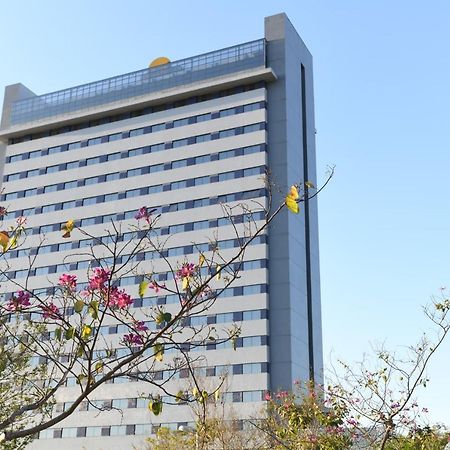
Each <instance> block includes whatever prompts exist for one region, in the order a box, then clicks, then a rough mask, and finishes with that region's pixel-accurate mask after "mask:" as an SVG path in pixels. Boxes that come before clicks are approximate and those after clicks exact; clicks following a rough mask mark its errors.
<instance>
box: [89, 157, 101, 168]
mask: <svg viewBox="0 0 450 450" xmlns="http://www.w3.org/2000/svg"><path fill="white" fill-rule="evenodd" d="M99 163H100V157H98V156H96V157H95V158H88V159H87V160H86V165H87V166H92V165H93V164H99Z"/></svg>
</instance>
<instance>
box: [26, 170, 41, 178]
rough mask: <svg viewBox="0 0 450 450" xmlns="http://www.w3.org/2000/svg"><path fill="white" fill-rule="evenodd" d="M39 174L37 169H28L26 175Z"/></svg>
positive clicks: (33, 175)
mask: <svg viewBox="0 0 450 450" xmlns="http://www.w3.org/2000/svg"><path fill="white" fill-rule="evenodd" d="M37 175H39V169H34V170H29V171H28V172H27V177H36V176H37Z"/></svg>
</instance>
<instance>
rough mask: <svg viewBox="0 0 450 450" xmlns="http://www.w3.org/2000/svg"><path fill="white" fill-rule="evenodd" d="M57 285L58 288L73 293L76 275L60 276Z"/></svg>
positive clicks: (65, 274)
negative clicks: (58, 285) (63, 288)
mask: <svg viewBox="0 0 450 450" xmlns="http://www.w3.org/2000/svg"><path fill="white" fill-rule="evenodd" d="M58 282H59V284H60V286H63V287H65V288H67V289H69V290H70V291H75V290H76V288H77V276H76V275H70V274H67V273H64V274H62V275H61V276H60V277H59V281H58Z"/></svg>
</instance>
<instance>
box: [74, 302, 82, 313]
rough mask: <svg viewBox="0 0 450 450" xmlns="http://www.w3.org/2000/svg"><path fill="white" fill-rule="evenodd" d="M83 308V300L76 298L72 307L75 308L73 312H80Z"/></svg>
mask: <svg viewBox="0 0 450 450" xmlns="http://www.w3.org/2000/svg"><path fill="white" fill-rule="evenodd" d="M83 308H84V302H83V300H77V301H76V302H75V305H74V307H73V309H74V310H75V312H76V313H77V314H81V311H83Z"/></svg>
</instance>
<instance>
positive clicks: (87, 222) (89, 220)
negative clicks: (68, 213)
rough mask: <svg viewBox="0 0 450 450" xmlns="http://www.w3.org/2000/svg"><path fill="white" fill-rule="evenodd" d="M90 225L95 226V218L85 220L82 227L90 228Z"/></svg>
mask: <svg viewBox="0 0 450 450" xmlns="http://www.w3.org/2000/svg"><path fill="white" fill-rule="evenodd" d="M88 225H95V217H89V218H87V219H83V220H82V221H81V226H82V227H85V226H88Z"/></svg>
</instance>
